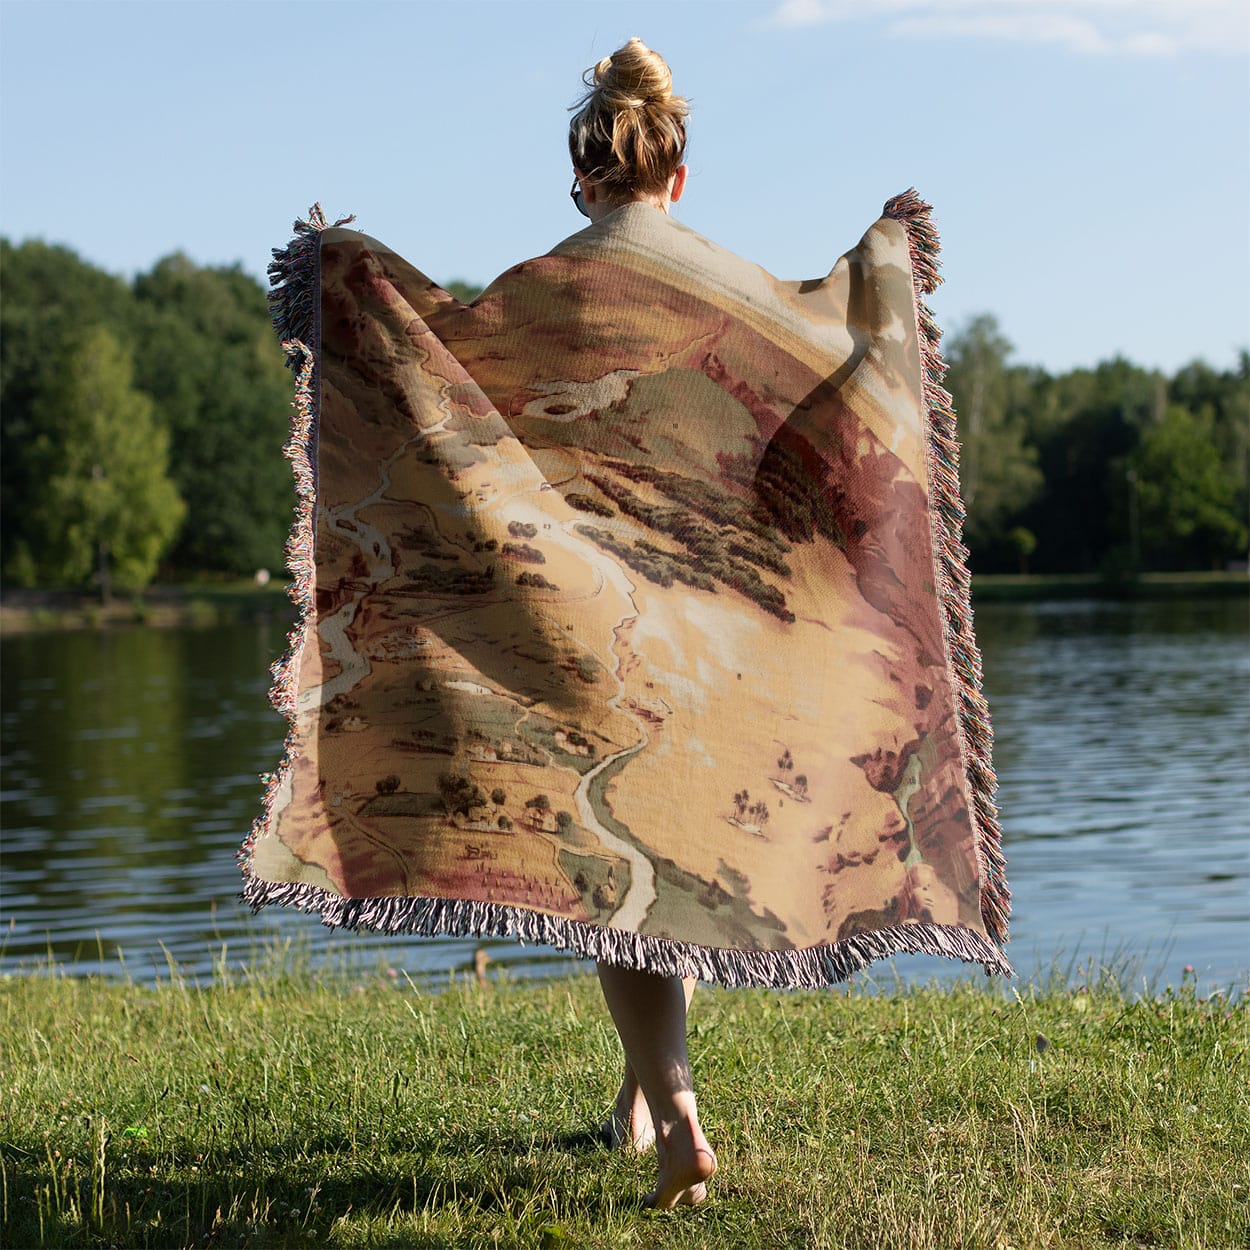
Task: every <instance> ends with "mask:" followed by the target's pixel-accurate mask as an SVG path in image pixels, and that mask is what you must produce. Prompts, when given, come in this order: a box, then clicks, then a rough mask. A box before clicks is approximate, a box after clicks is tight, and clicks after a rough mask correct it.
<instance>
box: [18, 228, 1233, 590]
mask: <svg viewBox="0 0 1250 1250" xmlns="http://www.w3.org/2000/svg"><path fill="white" fill-rule="evenodd" d="M0 280H2V282H3V302H2V303H0V413H2V414H3V419H2V422H0V580H3V582H4V584H6V585H9V586H15V585H16V586H88V585H91V586H95V587H97V588H98V589H100V590H101V592H102V593H104V594H106V595H107V594H108V593H109V592H110V591H111V589H112V588H114V587H116V588H117V589H127V590H132V589H140V588H142V587H144V586H146V585H147V584H149V583H150V582H151V581H152V580H153V579H154V578H157V577H160V578H162V579H167V580H178V579H182V578H186V577H189V576H203V575H205V574H210V575H212V574H216V575H221V576H238V575H250V574H252V573H253V572H254V571H255V570H257V569H260V568H266V569H278V568H280V567H281V566H282V562H283V546H284V543H285V539H286V534H287V531H288V529H289V527H290V522H291V518H292V509H293V505H294V492H293V487H292V482H291V473H290V468H289V466H288V464H287V462H286V461H285V460H284V459H283V457H282V455H281V449H282V446H283V444H284V443H285V441H286V438H287V432H288V426H289V420H290V401H291V392H292V380H291V375H290V374H289V372H288V371H287V370H286V369H285V368H284V356H283V354H282V352H281V349H280V347H279V346H278V344H277V342H276V340H275V338H274V335H273V331H272V328H271V325H270V321H269V312H268V308H267V305H266V298H265V290H264V288H263V287H262V286H261V284H260V283H259V282H257V281H256V280H255V279H254V278H252V277H251V276H250V275H249V274H247V273H245V272H244V271H243V270H242V268H241V266H239V265H237V264H236V265H233V266H201V265H196V264H194V263H193V262H192V261H190V260H189V259H188V258H187V257H186V256H184V255H182V254H175V255H172V256H168V257H165V258H164V259H162V260H160V261H158V262H157V263H156V264H155V265H154V266H153V267H152V269H151V270H150V271H149V272H147V273H143V274H140V275H138V276H137V277H136V278H135V279H134V280H133V281H130V282H127V281H125V280H124V279H122V278H119V277H116V276H114V275H112V274H109V273H106V272H105V271H103V270H101V269H99V268H97V267H96V266H95V265H92V264H91V263H90V262H88V261H86V260H83V259H82V258H81V257H79V256H78V255H76V254H75V253H74V252H73V251H72V250H71V249H69V248H66V247H61V246H54V245H49V244H46V243H43V242H40V241H33V240H32V241H27V242H24V243H21V244H19V245H14V244H12V243H11V242H10V241H9V240H7V239H0ZM449 289H452V290H453V292H454V293H455V294H457V295H458V296H460V298H471V297H472V296H473V295H474V294H475V293H476V288H473V287H469V286H467V285H465V284H463V283H452V284H449ZM945 353H946V357H947V360H948V362H949V365H950V368H949V372H948V374H947V377H946V381H945V385H946V386H947V388H948V389H949V390H950V391H951V392H952V394H953V396H954V400H955V405H956V411H957V413H958V416H959V431H960V438H961V443H962V453H961V465H960V475H961V481H962V487H963V496H964V501H965V504H966V507H967V511H968V516H967V521H966V523H965V527H964V539H965V542H967V544H968V545H969V547H970V548H971V550H972V567H973V571H974V572H996V571H1015V570H1018V569H1019V570H1031V571H1036V572H1098V571H1101V572H1104V573H1110V574H1123V573H1126V572H1131V571H1135V570H1145V569H1169V570H1173V569H1174V570H1184V569H1208V568H1219V567H1222V566H1224V565H1225V564H1227V563H1228V562H1229V561H1233V560H1238V559H1244V557H1245V552H1246V544H1247V525H1246V519H1247V514H1248V512H1250V494H1248V478H1250V354H1248V353H1247V352H1245V351H1243V352H1242V353H1241V355H1240V359H1239V361H1238V364H1237V366H1236V368H1234V369H1232V370H1224V371H1221V370H1217V369H1213V368H1211V367H1210V366H1208V365H1206V364H1204V363H1202V362H1201V361H1195V362H1194V363H1192V364H1190V365H1187V366H1185V367H1184V368H1183V369H1180V370H1179V371H1178V372H1177V373H1175V374H1174V375H1173V376H1171V377H1167V376H1165V375H1164V374H1162V373H1160V372H1158V371H1154V370H1149V369H1143V368H1141V367H1139V366H1137V365H1134V364H1132V363H1130V362H1129V361H1127V360H1124V359H1120V358H1117V359H1114V360H1111V361H1107V362H1104V363H1102V364H1100V365H1098V366H1097V367H1096V368H1094V369H1076V370H1072V371H1069V372H1067V373H1063V374H1056V375H1051V374H1048V373H1047V372H1045V371H1044V370H1042V369H1040V368H1037V367H1035V366H1029V365H1021V364H1016V363H1013V361H1012V355H1013V349H1012V346H1011V344H1010V343H1009V342H1008V341H1007V340H1006V339H1005V338H1004V337H1003V335H1002V334H1001V332H1000V330H999V328H998V325H997V323H996V322H995V320H994V318H993V317H992V316H988V315H986V316H981V317H977V318H975V319H974V320H972V321H971V322H970V323H969V324H968V325H966V326H964V327H963V328H962V329H961V330H960V331H959V332H958V333H956V334H954V335H951V336H949V337H948V339H947V341H946V344H945Z"/></svg>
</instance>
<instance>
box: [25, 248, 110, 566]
mask: <svg viewBox="0 0 1250 1250" xmlns="http://www.w3.org/2000/svg"><path fill="white" fill-rule="evenodd" d="M0 273H2V274H3V286H4V298H3V300H0V412H2V413H3V417H4V419H3V423H0V572H2V573H3V576H4V579H5V580H6V581H13V582H18V583H23V584H29V583H30V582H31V580H32V579H33V578H34V576H35V573H34V566H33V564H32V561H33V555H32V552H33V551H34V550H35V549H36V548H38V547H39V546H40V545H41V542H42V535H41V534H40V533H39V531H38V530H37V529H36V528H35V527H34V521H33V514H34V510H35V506H36V503H37V501H38V497H39V494H40V492H41V491H42V483H41V480H40V476H39V473H37V472H36V471H34V469H33V467H32V465H31V463H30V454H31V450H32V448H33V446H34V442H35V439H36V437H37V436H38V434H39V429H38V427H37V425H36V423H35V416H34V408H35V401H36V399H37V398H38V396H39V395H40V394H41V393H42V392H43V391H44V390H46V389H47V388H48V387H49V386H51V385H52V384H53V383H54V381H55V379H56V376H57V373H58V371H60V370H62V369H63V367H64V366H63V361H64V357H65V354H66V352H67V351H68V350H69V348H70V346H71V345H72V344H73V343H74V342H76V341H77V340H79V339H80V338H81V336H82V335H83V334H84V333H85V332H86V331H87V330H90V329H91V328H92V327H93V326H97V325H108V326H110V327H111V328H112V329H113V330H114V332H115V333H116V334H117V335H118V337H119V338H120V339H122V340H124V341H129V336H130V326H131V323H132V319H133V306H134V301H133V298H132V297H131V294H130V289H129V287H128V286H127V285H126V283H125V282H124V281H123V280H122V279H121V278H117V277H114V276H113V275H112V274H108V273H105V272H103V271H102V270H100V269H97V268H96V267H95V266H94V265H92V264H90V263H88V262H87V261H85V260H83V259H81V257H79V256H78V255H77V254H75V253H74V252H73V251H71V250H70V249H69V248H67V247H59V246H52V245H50V244H47V243H44V242H42V241H41V240H38V239H30V240H27V241H26V242H24V243H22V244H20V245H19V246H16V247H15V246H14V245H13V244H12V243H10V242H9V240H8V239H0Z"/></svg>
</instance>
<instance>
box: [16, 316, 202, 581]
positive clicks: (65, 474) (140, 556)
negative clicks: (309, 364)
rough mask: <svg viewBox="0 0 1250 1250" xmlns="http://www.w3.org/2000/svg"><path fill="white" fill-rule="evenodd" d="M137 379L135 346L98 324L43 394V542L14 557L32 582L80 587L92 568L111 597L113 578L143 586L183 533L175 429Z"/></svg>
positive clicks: (38, 419) (34, 525)
mask: <svg viewBox="0 0 1250 1250" xmlns="http://www.w3.org/2000/svg"><path fill="white" fill-rule="evenodd" d="M132 377H133V364H132V362H131V359H130V353H129V352H128V351H127V350H126V349H125V348H123V347H122V346H121V345H120V344H119V343H118V342H117V340H116V339H115V338H114V337H113V335H112V334H111V333H110V332H109V331H108V330H107V329H105V328H104V327H103V326H96V327H94V328H91V329H88V330H87V331H86V332H85V333H84V334H83V335H82V337H81V339H80V341H79V342H78V343H77V344H76V345H74V346H73V347H72V348H70V349H69V350H68V351H67V352H65V354H64V355H63V356H62V357H61V359H60V360H59V361H58V364H57V368H56V369H55V371H53V372H52V373H51V374H50V376H49V377H48V379H47V380H46V381H45V383H44V385H43V387H42V389H41V390H40V392H39V394H38V396H37V397H36V399H35V402H34V404H33V406H32V417H33V424H34V427H35V429H36V431H37V433H36V434H35V437H34V440H33V442H32V443H31V445H30V447H29V448H28V449H27V453H26V454H27V462H28V464H29V465H30V466H31V468H32V470H33V472H34V476H35V480H36V481H37V483H38V490H37V491H32V492H30V494H29V496H28V499H29V507H30V513H29V521H30V528H29V530H28V533H29V534H31V535H33V536H37V537H36V540H35V541H36V543H37V545H30V546H26V547H22V548H19V549H18V551H17V557H16V560H17V564H18V566H19V569H20V570H21V571H27V570H28V571H29V573H30V574H31V575H32V576H31V577H30V578H29V580H35V579H36V578H37V579H39V580H47V581H52V582H58V583H68V584H75V585H81V584H84V583H86V582H87V581H88V580H89V579H90V578H91V576H92V573H93V571H94V572H95V573H96V574H97V576H98V578H99V584H100V588H101V592H102V594H103V595H104V596H105V597H106V598H107V597H108V595H109V593H110V590H111V587H112V585H113V584H116V585H117V586H118V587H121V588H125V589H129V590H137V589H141V588H142V587H144V586H146V585H147V584H148V582H150V581H151V580H152V576H153V574H154V573H155V572H156V566H157V562H158V561H159V560H160V557H161V554H162V553H163V552H164V550H165V549H166V548H167V547H168V545H169V543H170V541H171V540H172V538H173V536H174V534H175V533H177V530H178V526H179V525H180V524H181V523H182V519H183V516H184V515H185V512H186V508H185V505H184V504H183V502H182V500H181V499H180V498H179V496H178V492H177V490H176V489H175V487H174V484H173V483H172V482H171V481H170V479H169V478H168V476H167V475H166V468H167V462H168V454H169V436H168V434H167V433H166V431H165V430H163V429H161V428H160V427H159V426H157V424H156V422H155V420H154V418H153V412H152V408H153V405H152V401H151V400H150V399H149V398H148V397H147V396H146V395H144V394H143V393H142V392H140V391H137V390H135V389H134V387H133V385H132Z"/></svg>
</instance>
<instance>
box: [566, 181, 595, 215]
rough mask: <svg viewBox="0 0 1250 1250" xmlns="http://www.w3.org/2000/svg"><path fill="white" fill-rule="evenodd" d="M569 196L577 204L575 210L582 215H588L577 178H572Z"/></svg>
mask: <svg viewBox="0 0 1250 1250" xmlns="http://www.w3.org/2000/svg"><path fill="white" fill-rule="evenodd" d="M569 197H570V198H571V199H572V201H573V203H574V204H576V205H577V211H578V212H579V213H581V215H582V216H583V217H589V216H590V214H589V213H588V212H587V211H586V201H585V200H584V199H583V198H582V184H581V181H580V180H579V179H577V178H574V179H573V189H572V190H571V191H570V192H569Z"/></svg>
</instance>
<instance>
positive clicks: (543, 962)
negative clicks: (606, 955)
mask: <svg viewBox="0 0 1250 1250" xmlns="http://www.w3.org/2000/svg"><path fill="white" fill-rule="evenodd" d="M1247 619H1248V618H1247V604H1246V602H1245V601H1244V600H1240V601H1239V600H1193V601H1176V600H1167V601H1159V602H1145V603H1144V602H1131V603H1130V602H1126V603H1108V602H1102V601H1075V602H1074V601H1065V602H1053V603H1042V604H986V605H982V606H980V607H978V609H977V612H976V625H977V633H978V640H979V642H980V645H981V648H982V652H983V657H984V666H985V691H986V696H987V698H988V700H989V705H990V709H991V712H992V714H993V718H994V729H995V764H996V767H997V770H998V775H999V782H1000V790H999V795H998V799H999V806H1000V809H1001V812H1002V816H1003V827H1004V834H1005V839H1006V845H1007V853H1008V876H1009V880H1010V881H1011V883H1012V888H1013V893H1014V917H1013V924H1012V932H1013V941H1012V944H1011V947H1010V954H1011V957H1012V959H1013V961H1014V962H1015V964H1016V966H1017V969H1018V970H1019V971H1020V972H1021V973H1023V974H1025V975H1028V974H1030V973H1031V972H1033V971H1035V970H1036V969H1037V968H1038V967H1039V965H1042V966H1044V965H1046V964H1048V963H1049V962H1050V960H1051V959H1052V957H1053V956H1055V955H1056V954H1058V955H1059V956H1060V957H1061V958H1065V957H1067V958H1068V962H1069V963H1070V964H1072V965H1075V963H1076V962H1078V961H1079V960H1080V959H1082V958H1085V957H1087V956H1088V955H1089V954H1091V953H1092V954H1094V955H1097V954H1099V953H1100V952H1101V953H1102V954H1103V955H1104V956H1105V955H1106V954H1107V953H1108V952H1111V953H1113V954H1114V953H1117V952H1124V951H1130V952H1135V953H1137V954H1138V955H1139V956H1143V957H1144V958H1145V962H1146V964H1147V965H1149V968H1148V970H1150V971H1153V972H1154V973H1157V974H1159V975H1160V976H1162V977H1164V978H1165V979H1171V980H1173V981H1176V980H1179V977H1180V969H1181V967H1182V966H1183V965H1184V964H1187V963H1189V964H1193V965H1194V966H1195V967H1197V968H1199V969H1200V971H1203V972H1204V975H1205V978H1206V980H1207V982H1208V983H1219V984H1223V985H1228V984H1229V983H1230V982H1232V981H1235V980H1237V979H1238V978H1241V979H1243V980H1244V976H1245V971H1246V969H1247V968H1248V967H1250V889H1248V886H1250V839H1248V837H1247V816H1246V813H1247V812H1248V811H1250V803H1247V798H1248V797H1250V796H1248V795H1247V789H1248V777H1250V770H1247V767H1246V765H1247V758H1246V755H1247V742H1248V741H1250V701H1248V700H1247V699H1246V694H1247V686H1248V682H1247V677H1248V676H1250V652H1248V651H1247V647H1246V634H1247ZM284 639H285V626H284V625H283V624H282V623H281V622H260V623H252V624H246V625H239V626H235V627H231V628H222V627H214V628H212V629H201V630H196V629H183V630H152V629H142V628H133V629H124V630H116V631H112V632H81V633H68V634H46V635H28V636H19V637H15V638H11V639H8V640H6V641H4V643H3V647H2V652H0V661H2V662H0V700H2V701H0V708H2V712H0V754H2V759H0V763H2V764H3V769H4V772H3V791H2V792H0V802H2V804H3V827H4V862H3V875H2V876H0V915H2V916H3V921H4V924H5V925H7V926H8V935H7V940H6V941H5V942H4V945H3V950H2V951H0V968H3V969H5V970H14V969H18V968H21V967H23V966H28V965H29V964H30V962H31V961H32V960H33V959H37V958H40V957H45V956H47V955H48V954H51V956H52V957H53V958H55V959H56V960H57V961H60V962H63V963H66V964H69V965H72V966H73V967H75V968H76V969H78V970H81V971H108V972H117V971H118V970H119V964H118V958H119V953H120V954H121V955H123V956H124V958H125V961H126V967H127V970H128V972H129V974H130V975H132V976H134V977H135V978H136V979H138V980H148V979H152V978H154V977H156V976H165V975H167V973H168V963H167V961H168V960H173V961H174V962H175V963H176V964H177V965H178V966H179V967H181V968H182V969H184V970H185V971H187V972H189V973H191V974H193V975H197V976H208V975H211V973H212V969H213V965H214V961H216V960H220V959H221V958H222V953H223V949H224V951H225V954H226V958H227V959H228V960H229V959H235V958H237V959H240V960H242V959H247V958H250V957H254V956H255V955H256V953H257V951H258V950H260V949H262V948H263V947H264V944H265V943H266V942H271V941H272V940H274V939H275V938H281V937H283V936H284V935H291V934H303V935H307V937H308V940H309V945H310V947H311V949H312V951H313V953H314V958H315V960H316V961H322V960H327V959H334V960H340V961H341V960H342V959H343V958H344V957H345V953H346V957H347V958H357V959H360V960H361V961H364V962H366V963H369V962H371V961H378V960H381V961H384V962H386V963H388V964H390V965H393V966H396V967H404V968H407V969H409V970H410V971H414V970H415V972H417V973H422V974H426V975H432V976H438V977H441V976H445V975H446V971H447V970H448V969H451V968H456V967H467V966H469V965H471V962H472V953H473V950H474V949H475V948H476V947H477V946H479V945H485V946H487V947H488V948H489V949H490V951H491V953H492V956H493V958H494V959H495V960H496V961H497V962H499V963H502V964H504V965H506V966H507V967H508V968H509V969H510V970H511V971H513V972H514V973H516V974H518V975H538V974H545V973H548V972H551V971H557V970H566V969H568V968H571V967H578V966H583V965H580V964H579V963H577V962H576V961H572V960H570V959H568V957H567V956H564V955H561V954H559V953H558V952H551V951H548V950H545V949H543V948H534V947H528V948H527V947H522V946H520V945H519V944H517V943H514V942H510V941H490V942H477V941H473V940H461V939H422V940H415V939H413V940H405V939H396V938H379V937H372V936H369V935H347V934H332V933H330V932H329V931H327V930H324V929H322V928H320V926H319V925H318V923H317V921H316V919H315V918H314V917H310V916H305V915H302V914H299V913H296V912H294V911H290V910H287V909H280V908H270V909H267V910H266V911H265V912H262V913H261V915H260V916H259V917H255V918H254V917H252V916H251V915H250V913H248V912H247V910H246V909H245V908H243V907H242V906H241V905H239V904H238V902H237V901H236V897H235V896H236V894H237V890H238V888H239V875H238V869H237V867H236V864H235V853H236V851H237V849H238V845H239V842H240V840H241V838H242V836H243V834H244V833H245V831H246V829H247V827H248V825H249V824H250V823H251V820H252V818H253V816H254V815H255V813H256V810H257V807H258V804H259V801H260V795H261V784H260V780H259V774H260V773H261V772H263V771H266V770H268V769H270V768H272V767H273V766H274V765H275V764H276V762H277V760H278V757H279V755H280V753H281V749H282V737H283V723H282V721H281V719H280V718H279V717H278V716H277V714H276V713H274V712H273V711H272V710H271V709H270V708H269V706H268V704H267V702H266V697H265V696H266V691H267V689H268V684H269V676H268V665H269V663H270V661H271V660H272V659H273V658H274V656H276V655H277V654H279V652H280V651H281V649H282V647H283V645H284ZM166 952H168V954H167V953H166ZM1152 960H1153V961H1154V962H1153V963H1152V962H1151V961H1152ZM895 967H896V968H897V969H899V970H901V973H902V975H904V976H907V977H920V978H927V977H930V976H933V975H946V976H949V975H954V974H957V973H958V972H959V971H960V970H961V969H960V966H959V965H951V966H950V967H947V965H946V961H941V960H932V959H919V958H914V959H910V960H903V959H900V960H897V961H896V962H895ZM878 975H879V976H881V975H882V974H880V973H879V974H878ZM889 975H890V972H889V971H888V970H886V971H885V973H884V976H885V977H886V978H888V977H889Z"/></svg>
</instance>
